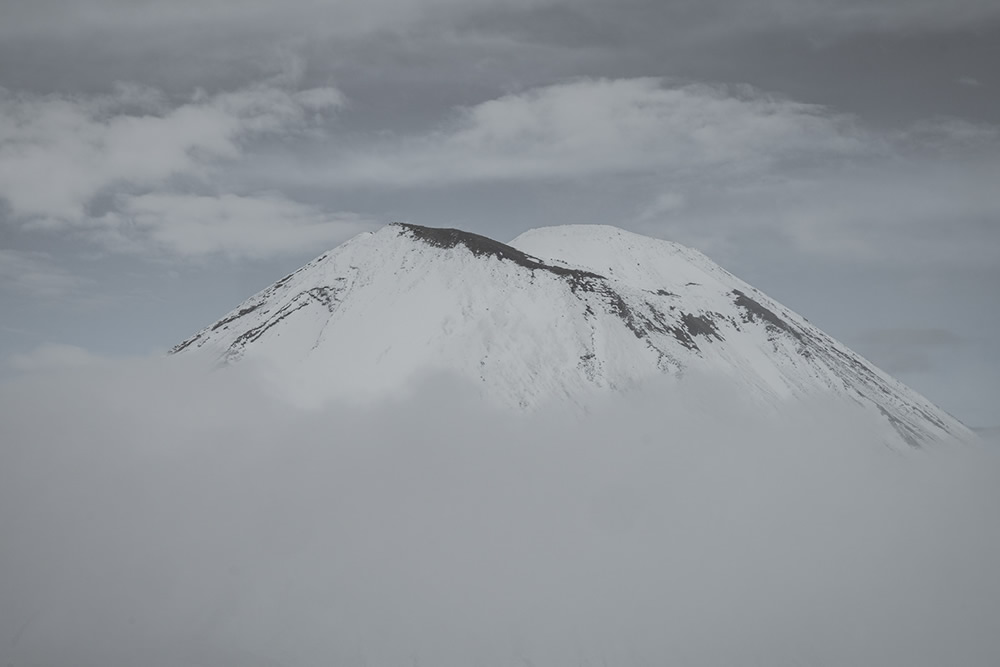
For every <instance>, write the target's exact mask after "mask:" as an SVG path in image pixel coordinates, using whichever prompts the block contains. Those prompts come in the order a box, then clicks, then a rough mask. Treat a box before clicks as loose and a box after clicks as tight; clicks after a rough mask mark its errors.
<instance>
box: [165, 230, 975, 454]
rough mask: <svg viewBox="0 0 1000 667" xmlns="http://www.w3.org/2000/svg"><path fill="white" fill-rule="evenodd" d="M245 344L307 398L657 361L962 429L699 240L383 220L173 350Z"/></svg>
mask: <svg viewBox="0 0 1000 667" xmlns="http://www.w3.org/2000/svg"><path fill="white" fill-rule="evenodd" d="M196 348H205V349H208V350H211V351H213V352H214V353H215V354H217V355H218V356H219V357H220V359H221V360H222V361H223V362H224V363H235V362H239V361H240V360H242V359H254V360H256V361H258V362H260V363H262V364H264V365H265V367H266V368H269V369H271V370H273V371H274V373H275V374H276V375H282V376H284V377H286V378H288V379H291V380H292V381H293V384H294V386H295V387H296V389H297V390H298V391H300V392H301V394H302V396H303V397H304V398H307V399H308V400H311V401H314V402H316V401H322V400H324V399H328V398H358V397H375V396H381V395H386V394H389V393H391V392H392V391H394V390H395V389H397V388H398V387H400V386H403V385H404V384H405V383H406V381H407V380H408V379H410V378H412V377H414V376H415V375H417V374H419V373H422V372H427V371H447V372H456V373H458V374H459V375H461V376H463V377H466V378H469V379H472V380H474V381H475V382H476V383H477V384H478V385H479V386H480V387H481V388H482V393H483V394H484V395H485V396H486V397H488V398H490V399H491V400H493V401H495V402H499V403H500V404H504V405H509V406H515V407H518V406H519V407H524V408H529V407H533V406H535V405H538V404H540V403H542V402H544V401H547V400H552V399H562V398H569V399H570V400H579V399H581V398H582V397H583V396H585V395H587V393H588V392H592V391H593V390H595V389H597V390H600V389H611V390H615V389H625V388H627V387H629V386H630V385H634V384H636V383H637V382H640V381H642V380H645V379H648V378H650V377H654V376H659V375H668V376H672V377H675V378H682V377H683V376H684V374H685V373H686V372H688V371H689V370H690V371H693V372H694V371H706V372H710V373H715V374H718V373H722V374H723V375H724V376H725V377H726V378H727V379H731V381H732V383H734V385H735V386H737V387H738V388H740V389H741V390H744V391H745V392H746V393H747V394H748V395H749V396H751V397H752V398H753V399H755V400H758V401H759V402H760V403H761V404H762V405H769V406H776V405H780V404H781V403H782V402H783V401H786V400H790V399H796V398H803V397H807V396H815V395H826V394H833V395H837V396H840V397H842V398H845V399H848V400H850V401H852V402H854V403H857V404H860V405H862V406H865V407H866V408H868V409H869V410H873V411H877V412H878V414H880V415H881V418H882V419H883V421H884V423H885V424H886V426H887V427H891V430H892V432H893V433H894V437H895V438H896V440H897V441H901V442H904V443H906V444H908V445H912V446H919V445H922V444H924V443H929V442H934V441H938V440H942V439H946V438H951V437H955V436H958V437H967V435H968V433H969V432H968V430H967V429H966V428H965V427H964V426H962V425H961V424H960V423H959V422H957V421H956V420H955V419H954V418H952V417H950V416H949V415H947V414H946V413H944V412H943V411H942V410H940V409H939V408H937V407H935V406H934V405H932V404H931V403H930V402H929V401H928V400H927V399H925V398H923V397H922V396H920V395H919V394H917V393H916V392H914V391H913V390H911V389H909V388H908V387H906V386H905V385H903V384H902V383H900V382H898V381H897V380H895V379H893V378H892V377H890V376H888V375H887V374H885V373H883V372H882V371H880V370H879V369H877V368H876V367H875V366H873V365H872V364H871V363H870V362H868V361H867V360H865V359H863V358H862V357H860V356H859V355H857V354H855V353H854V352H852V351H851V350H849V349H848V348H847V347H845V346H844V345H842V344H840V343H839V342H837V341H836V340H834V339H833V338H831V337H830V336H828V335H826V334H825V333H823V332H822V331H820V330H819V329H817V328H816V327H814V326H812V325H811V324H809V323H808V322H807V321H806V320H805V319H804V318H802V317H800V316H799V315H797V314H795V313H794V312H792V311H790V310H789V309H787V308H785V307H784V306H782V305H781V304H779V303H777V302H776V301H774V300H773V299H770V298H768V297H767V296H766V295H764V294H762V293H761V292H759V291H758V290H756V289H754V288H753V287H751V286H750V285H748V284H746V283H744V282H743V281H741V280H739V279H738V278H736V277H735V276H733V275H732V274H730V273H729V272H727V271H725V270H724V269H722V268H721V267H720V266H718V265H717V264H715V263H714V262H712V261H711V260H709V259H708V258H707V257H705V256H704V255H702V254H701V253H699V252H697V251H694V250H691V249H689V248H686V247H684V246H681V245H678V244H676V243H670V242H667V241H661V240H657V239H653V238H648V237H645V236H640V235H638V234H633V233H630V232H627V231H624V230H621V229H617V228H615V227H608V226H593V225H568V226H559V227H545V228H541V229H536V230H532V231H529V232H526V233H524V234H522V235H521V236H519V237H517V238H516V239H514V240H513V241H512V242H511V243H510V244H509V245H507V244H503V243H500V242H498V241H494V240H492V239H489V238H486V237H484V236H480V235H478V234H471V233H469V232H463V231H460V230H457V229H437V228H430V227H421V226H418V225H411V224H402V223H394V224H392V225H388V226H386V227H383V228H382V229H380V230H378V231H376V232H369V233H364V234H361V235H359V236H357V237H355V238H353V239H351V240H350V241H348V242H346V243H344V244H342V245H340V246H338V247H337V248H335V249H333V250H331V251H329V252H327V253H324V254H323V255H321V256H320V257H318V258H316V259H315V260H313V261H311V262H309V263H308V264H306V265H305V266H304V267H302V268H301V269H299V270H298V271H296V272H294V273H292V274H290V275H288V276H285V277H284V278H282V279H281V280H279V281H278V282H276V283H274V284H273V285H271V286H270V287H268V288H267V289H265V290H263V291H262V292H260V293H258V294H256V295H254V296H252V297H250V298H249V299H248V300H247V301H245V302H244V303H242V304H240V306H238V307H237V308H236V309H235V310H233V311H232V312H230V313H229V314H227V315H226V316H225V317H223V318H222V319H220V320H219V321H218V322H216V323H214V324H212V325H211V326H209V327H207V328H205V329H203V330H202V331H200V332H198V333H197V334H195V335H194V336H193V337H191V338H189V339H188V340H186V341H184V342H182V343H180V344H179V345H177V346H176V347H175V348H173V350H171V352H172V353H180V352H184V351H186V350H192V349H196Z"/></svg>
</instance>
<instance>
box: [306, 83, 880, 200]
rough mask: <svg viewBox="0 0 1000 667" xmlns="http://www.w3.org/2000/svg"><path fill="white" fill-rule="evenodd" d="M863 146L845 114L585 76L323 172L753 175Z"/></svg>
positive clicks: (408, 181) (432, 179)
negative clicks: (775, 166) (784, 162)
mask: <svg viewBox="0 0 1000 667" xmlns="http://www.w3.org/2000/svg"><path fill="white" fill-rule="evenodd" d="M871 148H872V146H871V145H870V140H869V138H867V137H864V136H863V135H862V134H861V133H859V132H858V131H857V130H856V129H855V128H854V127H853V124H852V121H851V119H850V118H848V117H846V116H840V115H836V114H832V113H830V112H829V111H827V110H826V109H824V108H822V107H819V106H815V105H808V104H801V103H798V102H793V101H790V100H787V99H781V98H777V97H773V96H769V95H766V94H763V93H761V92H759V91H756V90H753V89H750V88H747V87H734V88H731V87H725V86H712V85H706V84H689V85H682V86H668V85H664V83H663V82H662V81H661V80H659V79H653V78H640V79H581V80H577V81H573V82H570V83H562V84H556V85H551V86H545V87H541V88H536V89H532V90H528V91H526V92H523V93H517V94H511V95H506V96H504V97H501V98H498V99H494V100H489V101H487V102H483V103H481V104H478V105H475V106H473V107H469V108H465V109H462V110H460V111H459V113H458V115H457V118H456V119H455V120H454V121H453V122H451V123H448V124H447V125H446V126H445V127H443V128H441V129H439V130H437V131H434V132H431V133H429V134H426V135H423V136H416V137H410V138H404V139H401V140H399V141H396V142H394V143H390V144H388V145H383V146H375V147H369V148H366V149H365V150H364V151H363V152H358V153H356V154H355V155H353V156H344V158H343V160H342V161H340V162H338V163H337V164H335V165H332V166H331V167H330V170H329V172H327V173H324V174H323V175H324V176H325V177H326V176H332V177H333V178H335V179H337V180H338V181H340V182H343V183H358V184H367V185H378V186H385V185H395V186H422V185H439V184H450V183H463V182H475V181H490V180H519V181H523V180H532V179H539V178H541V179H546V178H554V179H571V178H578V177H581V176H590V175H598V174H613V173H635V172H643V171H659V170H675V171H681V172H683V171H690V170H696V169H722V170H727V171H753V170H758V169H761V168H764V167H766V166H767V165H770V164H773V163H774V162H777V161H781V160H788V159H793V158H796V157H799V156H802V155H811V154H815V153H822V154H824V155H827V156H835V155H847V154H852V153H857V152H861V151H868V150H871ZM330 172H332V173H330Z"/></svg>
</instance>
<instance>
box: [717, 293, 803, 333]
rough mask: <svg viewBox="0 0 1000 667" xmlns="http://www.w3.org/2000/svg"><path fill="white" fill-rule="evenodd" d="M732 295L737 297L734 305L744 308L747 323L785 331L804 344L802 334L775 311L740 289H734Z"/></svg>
mask: <svg viewBox="0 0 1000 667" xmlns="http://www.w3.org/2000/svg"><path fill="white" fill-rule="evenodd" d="M732 293H733V295H735V296H736V299H734V300H733V303H735V304H736V305H737V306H739V307H741V308H743V310H744V311H745V312H746V320H745V321H747V322H765V323H767V324H768V325H770V326H772V327H774V328H776V329H780V330H781V331H784V332H785V333H787V334H788V335H790V336H792V337H793V338H795V339H796V340H798V341H800V342H804V341H803V340H802V334H801V333H799V332H798V330H797V329H795V328H793V327H792V326H791V325H790V324H788V322H786V321H785V320H783V319H781V318H780V317H778V316H777V315H775V314H774V312H773V311H771V310H770V309H768V308H765V307H764V306H762V305H761V304H760V303H758V302H757V301H754V300H753V299H751V298H750V297H748V296H747V295H746V294H744V293H743V292H741V291H740V290H738V289H734V290H733V292H732Z"/></svg>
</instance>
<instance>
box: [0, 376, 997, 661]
mask: <svg viewBox="0 0 1000 667" xmlns="http://www.w3.org/2000/svg"><path fill="white" fill-rule="evenodd" d="M196 367H200V365H199V364H197V363H190V364H185V363H178V360H177V359H171V360H170V363H168V362H167V361H166V360H156V361H136V362H127V363H118V364H104V365H97V366H91V367H87V368H84V369H77V370H74V371H66V372H59V373H55V374H49V375H36V376H30V377H25V378H21V379H17V380H12V381H9V382H7V383H6V384H3V385H0V658H2V660H0V664H3V665H13V666H20V665H36V664H44V665H74V666H77V667H79V666H87V665H94V666H98V665H100V666H102V667H117V666H122V667H125V666H132V665H145V666H149V667H160V666H163V667H166V666H167V665H170V666H177V665H184V666H202V665H233V666H235V665H240V666H245V665H251V666H252V665H262V666H263V665H283V666H292V665H303V666H312V665H359V666H362V665H364V666H375V665H422V666H432V665H440V666H452V665H454V666H456V667H457V666H467V665H484V666H486V665H528V666H534V667H543V666H547V665H553V666H563V665H573V666H575V667H578V666H580V665H592V666H598V665H652V664H676V665H901V666H902V665H906V666H908V667H909V666H913V665H928V666H930V665H942V664H956V665H959V664H960V665H984V666H985V665H995V664H997V662H998V660H1000V576H998V573H997V565H996V564H997V563H998V562H1000V527H998V526H1000V522H998V521H997V520H996V516H995V514H996V508H997V507H1000V464H998V463H1000V462H998V459H997V456H996V452H995V451H994V450H992V449H991V448H989V447H986V446H982V445H980V444H975V443H973V444H968V443H965V444H960V443H957V442H956V443H942V444H941V445H940V446H937V447H929V448H925V449H907V450H897V449H892V448H889V447H886V446H885V445H884V444H883V443H882V441H881V439H880V433H881V432H880V431H879V428H881V427H884V424H881V423H880V422H879V421H878V420H877V419H876V418H873V417H871V416H870V415H868V413H866V412H863V411H858V410H853V409H851V407H850V406H849V405H847V404H846V403H843V402H837V401H834V400H833V399H831V400H830V401H822V400H817V401H815V402H790V403H789V404H788V405H787V407H786V409H784V411H783V412H781V413H780V414H779V415H777V416H775V415H773V414H765V413H763V412H761V411H760V410H759V409H758V407H757V406H755V405H754V404H753V403H752V402H748V401H747V400H746V399H745V398H744V396H742V395H741V394H739V393H738V392H736V391H735V390H734V389H733V388H732V387H731V385H729V384H727V383H726V382H724V381H722V380H719V379H717V378H712V377H699V376H697V375H695V374H689V375H688V376H687V377H685V381H684V383H683V391H682V390H681V389H680V385H678V384H677V383H669V382H666V381H664V382H662V383H650V384H647V385H643V386H641V387H636V388H634V389H632V390H630V391H629V392H627V393H624V394H618V395H608V396H605V397H604V398H595V399H594V401H593V402H591V403H589V404H588V405H587V408H586V410H585V411H581V410H580V409H578V408H569V407H566V406H561V405H560V404H558V403H552V404H548V405H546V406H542V407H540V408H539V409H537V410H535V411H534V412H531V413H527V414H524V413H520V414H513V413H511V412H503V411H498V410H494V409H491V408H489V407H488V406H487V405H486V404H485V403H483V402H482V401H480V400H479V399H478V398H477V394H476V392H475V391H474V390H472V389H471V387H470V386H469V385H467V384H464V383H463V382H462V381H459V380H456V379H453V378H449V377H425V378H422V379H421V380H420V381H418V382H416V383H415V384H413V385H412V386H411V387H410V389H409V390H408V392H404V393H403V394H401V395H400V396H399V397H398V398H396V399H393V400H386V401H382V402H379V403H372V404H368V405H364V404H351V405H344V404H340V403H333V404H329V405H326V406H324V407H322V408H317V409H311V410H305V409H301V408H296V407H293V406H290V405H288V404H286V403H283V402H281V401H278V400H275V399H273V398H271V397H270V396H269V395H268V393H267V392H266V391H265V390H261V389H258V388H257V385H256V383H255V382H252V381H249V380H250V378H251V373H252V369H251V368H250V367H247V368H229V369H226V371H225V372H215V373H203V372H201V371H199V370H197V368H196ZM776 417H777V418H776Z"/></svg>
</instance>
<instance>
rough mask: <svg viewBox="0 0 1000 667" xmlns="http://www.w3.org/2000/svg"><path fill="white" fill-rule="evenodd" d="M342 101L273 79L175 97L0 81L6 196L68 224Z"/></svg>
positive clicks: (37, 218)
mask: <svg viewBox="0 0 1000 667" xmlns="http://www.w3.org/2000/svg"><path fill="white" fill-rule="evenodd" d="M342 103H343V97H342V96H341V94H340V93H339V92H338V91H337V90H335V89H333V88H314V89H310V90H303V91H298V92H295V91H291V90H287V89H284V88H280V87H277V86H274V85H270V84H268V83H262V84H259V85H253V86H250V87H246V88H243V89H239V90H235V91H231V92H224V93H218V94H215V95H206V94H204V93H196V94H195V95H194V96H192V97H191V98H189V99H187V100H186V101H184V102H182V103H180V104H176V105H171V104H169V103H168V102H167V101H166V98H165V96H164V95H163V94H162V93H160V92H159V91H156V90H150V89H143V88H139V87H136V86H122V87H119V89H118V90H116V92H115V93H113V94H109V95H96V96H73V95H34V94H27V93H14V92H10V91H6V90H3V89H0V198H3V199H4V200H6V201H7V203H8V205H9V207H10V210H11V214H12V215H13V216H14V217H15V218H19V219H21V220H23V221H25V222H27V223H29V224H34V225H36V226H46V227H63V226H68V225H73V224H76V223H79V222H80V221H82V220H85V219H86V217H87V206H88V204H89V203H91V202H92V201H93V199H94V198H95V197H96V196H97V195H98V194H101V193H102V192H104V191H106V190H107V189H109V188H113V187H126V188H140V189H143V188H153V187H157V186H162V185H163V184H164V183H165V182H166V181H167V180H168V179H169V178H171V177H176V176H188V177H192V178H196V179H197V178H204V177H206V176H207V175H208V174H210V173H211V169H212V167H213V166H215V165H218V164H219V163H220V162H224V161H226V160H232V159H234V158H237V157H239V156H240V155H241V154H242V153H243V142H244V141H245V140H246V139H247V138H249V137H253V136H259V135H267V134H275V133H277V134H281V133H287V132H294V131H297V130H301V129H303V128H305V127H307V126H308V124H309V123H310V120H311V119H312V118H313V116H314V114H322V113H327V112H329V111H331V110H333V109H336V108H337V107H338V106H340V105H341V104H342Z"/></svg>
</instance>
